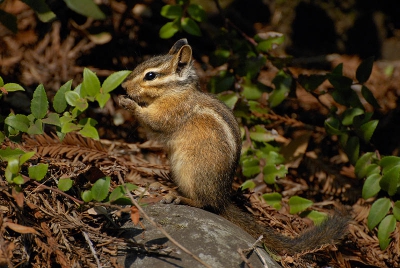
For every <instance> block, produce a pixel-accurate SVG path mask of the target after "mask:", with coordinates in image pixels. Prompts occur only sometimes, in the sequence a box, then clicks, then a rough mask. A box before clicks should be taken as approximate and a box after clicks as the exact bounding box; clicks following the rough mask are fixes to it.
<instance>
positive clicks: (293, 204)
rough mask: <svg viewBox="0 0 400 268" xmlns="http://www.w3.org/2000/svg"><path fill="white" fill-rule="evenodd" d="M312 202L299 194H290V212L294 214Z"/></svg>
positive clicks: (309, 205)
mask: <svg viewBox="0 0 400 268" xmlns="http://www.w3.org/2000/svg"><path fill="white" fill-rule="evenodd" d="M312 204H313V202H312V201H311V200H308V199H305V198H302V197H300V196H292V197H291V198H290V199H289V206H290V214H296V213H299V212H302V211H304V210H306V209H307V208H309V207H311V206H312Z"/></svg>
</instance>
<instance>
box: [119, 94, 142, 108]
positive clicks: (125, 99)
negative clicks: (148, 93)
mask: <svg viewBox="0 0 400 268" xmlns="http://www.w3.org/2000/svg"><path fill="white" fill-rule="evenodd" d="M119 105H120V106H122V107H123V108H124V109H126V110H129V111H132V112H134V111H136V109H137V107H138V104H137V103H136V102H135V101H134V100H132V99H131V98H129V96H119Z"/></svg>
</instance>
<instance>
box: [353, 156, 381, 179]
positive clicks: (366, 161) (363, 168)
mask: <svg viewBox="0 0 400 268" xmlns="http://www.w3.org/2000/svg"><path fill="white" fill-rule="evenodd" d="M374 156H376V154H375V153H372V152H368V153H365V154H363V155H362V156H361V157H360V158H359V159H358V160H357V162H356V165H355V167H354V172H355V174H356V176H357V178H359V179H362V178H365V177H366V176H367V167H368V166H369V165H370V164H371V161H372V158H373V157H374Z"/></svg>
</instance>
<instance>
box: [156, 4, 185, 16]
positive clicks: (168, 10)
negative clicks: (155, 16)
mask: <svg viewBox="0 0 400 268" xmlns="http://www.w3.org/2000/svg"><path fill="white" fill-rule="evenodd" d="M182 15H183V10H182V7H181V6H178V5H165V6H163V7H162V8H161V16H163V17H165V18H167V19H178V18H181V17H182Z"/></svg>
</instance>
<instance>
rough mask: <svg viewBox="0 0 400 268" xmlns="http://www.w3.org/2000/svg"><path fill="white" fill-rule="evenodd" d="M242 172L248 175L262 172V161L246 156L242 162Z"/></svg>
mask: <svg viewBox="0 0 400 268" xmlns="http://www.w3.org/2000/svg"><path fill="white" fill-rule="evenodd" d="M242 167H243V168H242V172H243V175H244V176H246V177H251V176H253V175H255V174H259V173H260V172H261V169H260V161H259V160H258V159H256V158H246V159H244V160H243V162H242Z"/></svg>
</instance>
